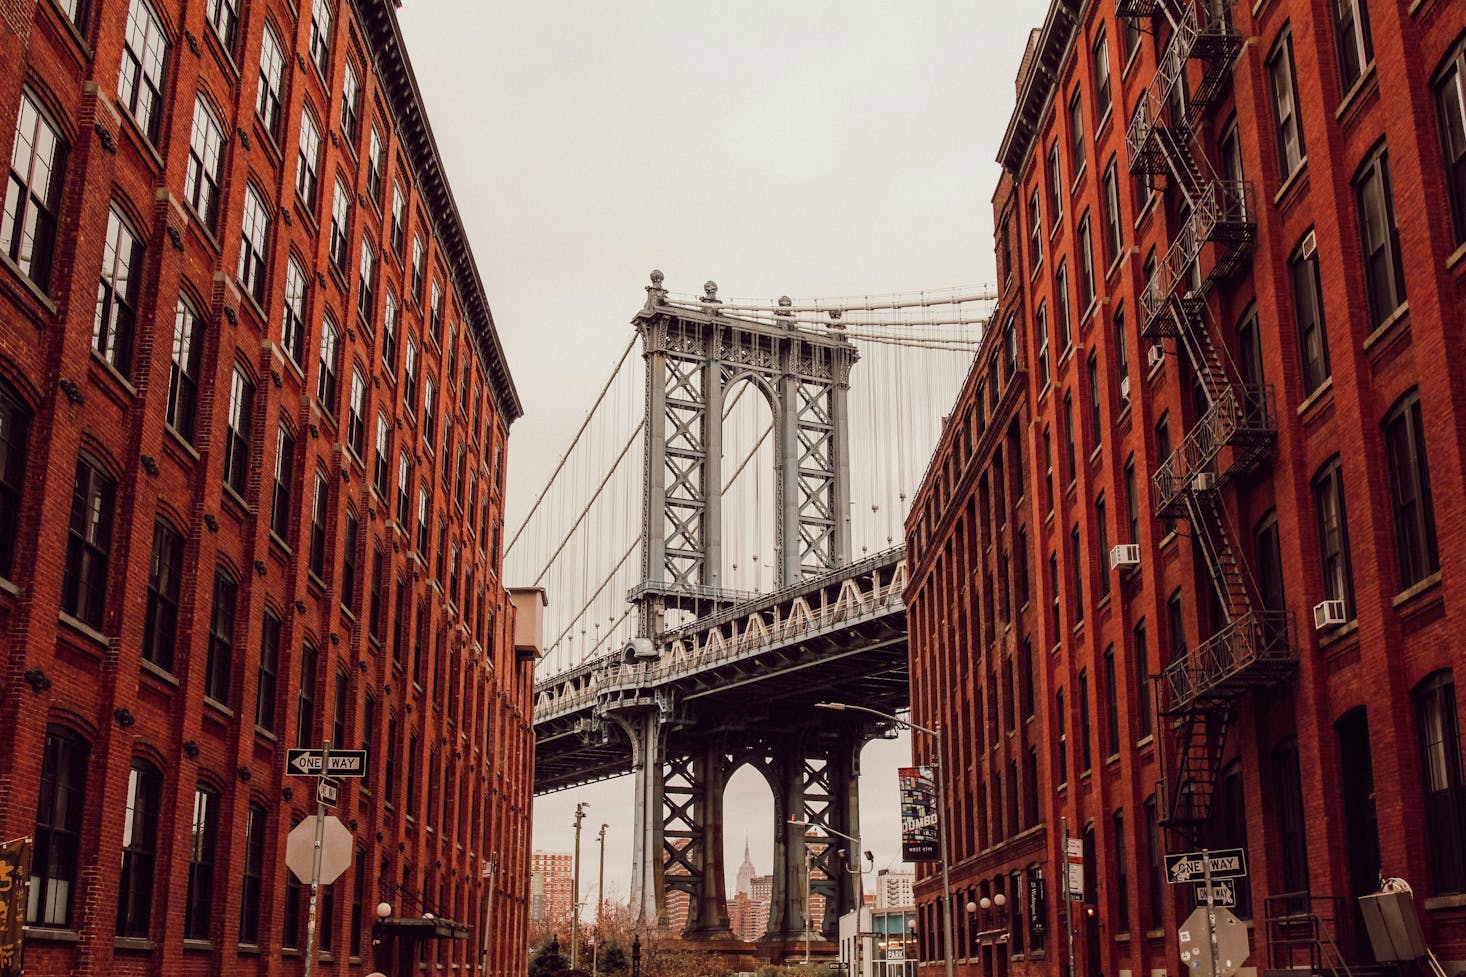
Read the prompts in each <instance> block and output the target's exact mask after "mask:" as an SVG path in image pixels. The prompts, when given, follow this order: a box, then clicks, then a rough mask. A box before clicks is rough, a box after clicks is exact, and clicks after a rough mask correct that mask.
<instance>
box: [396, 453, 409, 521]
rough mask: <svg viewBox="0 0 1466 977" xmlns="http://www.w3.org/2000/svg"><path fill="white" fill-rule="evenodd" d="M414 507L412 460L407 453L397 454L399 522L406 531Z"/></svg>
mask: <svg viewBox="0 0 1466 977" xmlns="http://www.w3.org/2000/svg"><path fill="white" fill-rule="evenodd" d="M411 505H412V459H411V458H410V457H409V456H408V454H407V452H406V451H398V452H397V521H398V523H400V524H401V525H402V528H403V530H404V531H405V530H406V529H407V527H408V525H409V522H408V520H409V518H410V516H411V511H410V508H409V507H410V506H411Z"/></svg>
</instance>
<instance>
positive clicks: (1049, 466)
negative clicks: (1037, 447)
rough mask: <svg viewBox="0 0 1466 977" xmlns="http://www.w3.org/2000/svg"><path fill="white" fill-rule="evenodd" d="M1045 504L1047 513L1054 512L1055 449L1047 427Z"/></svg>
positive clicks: (1045, 435) (1045, 442) (1045, 441)
mask: <svg viewBox="0 0 1466 977" xmlns="http://www.w3.org/2000/svg"><path fill="white" fill-rule="evenodd" d="M1044 504H1045V510H1046V511H1048V512H1053V511H1054V447H1053V439H1052V438H1051V437H1050V436H1049V429H1048V428H1047V427H1046V428H1044Z"/></svg>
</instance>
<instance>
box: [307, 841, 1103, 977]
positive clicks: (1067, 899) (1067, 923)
mask: <svg viewBox="0 0 1466 977" xmlns="http://www.w3.org/2000/svg"><path fill="white" fill-rule="evenodd" d="M1059 823H1060V824H1061V825H1062V826H1063V829H1064V929H1065V931H1066V932H1067V933H1068V934H1069V977H1074V975H1075V970H1074V895H1073V893H1072V892H1070V886H1069V874H1070V871H1071V869H1070V868H1069V819H1068V818H1060V819H1059ZM306 977H310V975H309V974H307V975H306Z"/></svg>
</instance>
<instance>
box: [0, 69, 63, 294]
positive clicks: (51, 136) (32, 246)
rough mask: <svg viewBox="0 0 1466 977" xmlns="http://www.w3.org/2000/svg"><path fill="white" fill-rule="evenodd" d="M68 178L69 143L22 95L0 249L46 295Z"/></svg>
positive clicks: (25, 94) (0, 228)
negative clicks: (64, 188)
mask: <svg viewBox="0 0 1466 977" xmlns="http://www.w3.org/2000/svg"><path fill="white" fill-rule="evenodd" d="M65 176H66V140H64V139H63V138H62V136H61V131H60V130H59V129H58V128H57V127H56V126H55V124H53V123H52V121H51V119H50V118H49V117H48V116H47V115H46V113H45V112H44V111H43V110H42V109H41V107H40V105H39V104H38V103H37V102H36V100H35V99H34V98H33V97H32V96H31V93H30V92H29V91H22V92H21V96H20V111H19V112H18V113H17V115H16V119H15V143H14V146H13V147H12V148H11V152H10V179H9V183H8V185H7V187H6V191H5V210H4V212H3V213H0V248H3V249H4V251H5V255H6V256H7V257H8V258H10V260H11V261H13V262H15V265H16V267H17V268H19V269H20V271H21V273H22V274H24V275H25V276H27V277H28V278H30V280H31V281H32V282H34V283H35V284H36V286H37V287H38V288H40V289H41V290H42V291H46V290H47V289H48V288H49V286H50V284H51V259H52V256H53V253H54V250H55V246H56V223H57V219H58V217H59V216H60V208H61V189H62V183H63V180H64V178H65Z"/></svg>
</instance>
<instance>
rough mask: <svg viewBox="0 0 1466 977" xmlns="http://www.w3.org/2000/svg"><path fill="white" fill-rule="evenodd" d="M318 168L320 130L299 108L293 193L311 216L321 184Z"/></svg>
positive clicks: (307, 111) (305, 112) (310, 117)
mask: <svg viewBox="0 0 1466 977" xmlns="http://www.w3.org/2000/svg"><path fill="white" fill-rule="evenodd" d="M320 166H321V130H320V127H319V126H317V125H316V120H315V119H314V118H313V117H312V116H311V113H310V110H309V109H307V108H305V107H304V106H301V109H300V152H299V154H298V155H297V157H296V163H295V192H296V193H298V194H300V199H301V200H302V201H304V202H305V206H306V209H307V210H309V211H310V212H311V214H312V215H314V214H315V210H316V190H317V189H318V188H319V186H320V182H321V174H320ZM314 219H315V218H314V217H312V220H314Z"/></svg>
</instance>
